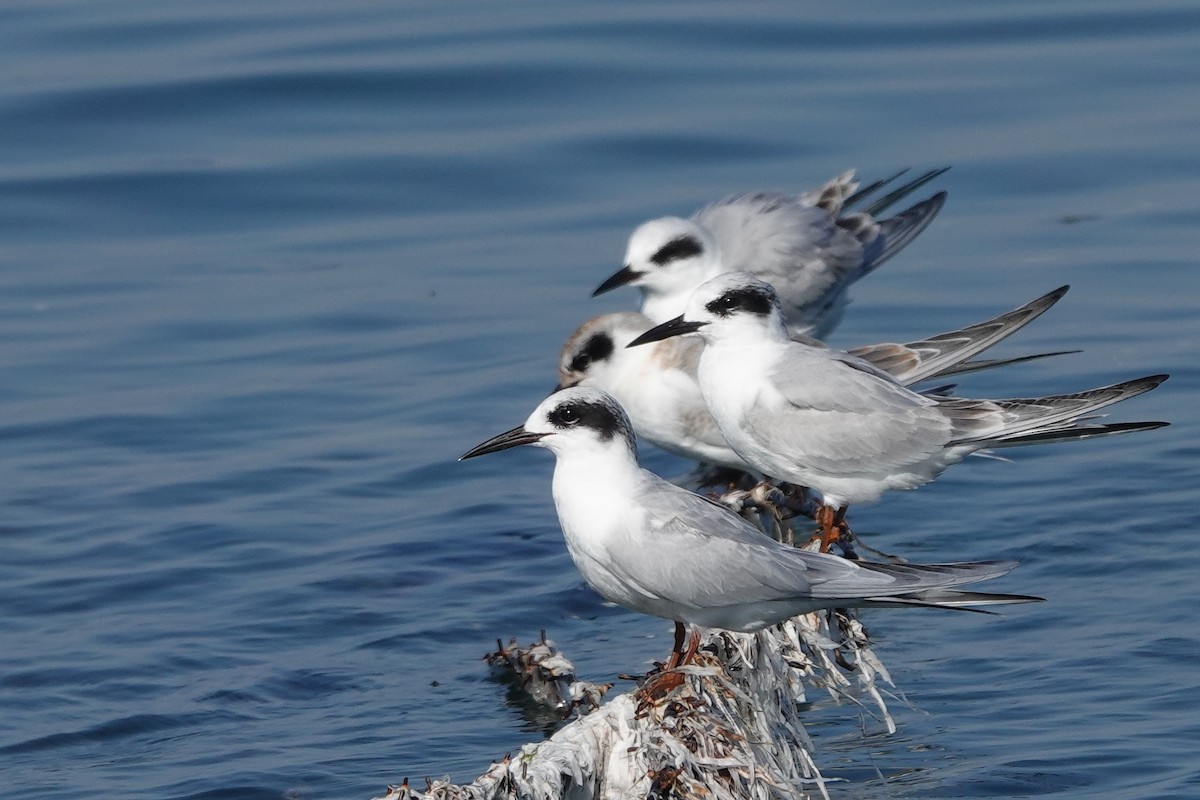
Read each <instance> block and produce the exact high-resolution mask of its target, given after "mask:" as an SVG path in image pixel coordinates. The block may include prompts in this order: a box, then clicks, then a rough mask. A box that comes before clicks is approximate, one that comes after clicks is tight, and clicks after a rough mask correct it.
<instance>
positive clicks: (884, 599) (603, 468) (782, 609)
mask: <svg viewBox="0 0 1200 800" xmlns="http://www.w3.org/2000/svg"><path fill="white" fill-rule="evenodd" d="M525 444H532V445H536V446H538V447H544V448H546V449H548V450H550V451H551V452H552V453H554V455H555V456H556V457H557V463H556V466H555V469H554V480H553V495H554V505H555V508H556V509H557V511H558V519H559V524H560V525H561V526H562V531H563V536H564V538H565V539H566V543H567V550H568V551H569V552H570V554H571V558H572V560H573V561H574V562H575V566H576V567H577V568H578V569H579V572H580V573H581V574H582V575H583V578H584V580H585V581H587V583H588V585H589V586H591V587H592V588H593V589H595V590H596V592H598V593H599V594H600V595H601V596H602V597H604V598H605V599H606V600H609V601H611V602H613V603H616V604H618V605H621V606H624V607H625V608H628V609H630V610H633V611H638V612H641V613H643V614H650V615H653V616H656V617H663V618H665V619H670V620H674V621H675V622H676V645H677V647H676V652H675V654H673V658H672V662H673V663H674V662H677V661H678V659H677V657H676V656H677V655H678V649H679V645H680V644H681V643H682V639H683V637H682V635H681V632H682V625H683V624H690V625H698V626H702V627H708V628H723V629H725V630H733V631H755V630H759V629H761V628H765V627H767V626H769V625H772V624H774V623H776V622H780V621H781V620H784V619H787V618H788V617H792V616H796V615H798V614H804V613H807V612H810V611H816V610H818V609H824V608H834V607H838V608H842V607H869V606H933V607H944V608H960V607H970V606H976V605H989V604H996V603H1014V602H1016V603H1020V602H1030V601H1034V600H1038V599H1040V598H1032V597H1025V596H1021V595H993V594H982V593H976V592H967V591H961V590H958V589H956V588H955V587H957V586H961V585H964V584H969V583H974V582H976V581H982V580H986V579H988V578H994V577H996V576H998V575H1002V574H1004V573H1006V572H1008V571H1009V570H1011V569H1012V568H1013V567H1014V566H1015V563H1014V562H1010V561H981V562H975V563H965V564H934V565H927V566H921V565H916V564H903V565H901V564H874V563H867V562H862V561H856V562H852V561H848V560H846V559H843V558H840V557H838V556H834V555H830V554H823V553H813V552H808V551H803V550H799V549H796V548H794V547H788V546H785V545H781V544H779V543H778V542H776V541H774V540H773V539H771V538H770V537H768V536H766V535H765V534H763V533H762V532H760V531H759V530H758V529H757V528H754V527H753V526H751V525H750V524H749V523H747V522H746V521H745V520H743V519H742V518H741V517H739V516H737V515H736V514H734V513H733V512H731V511H729V510H728V509H726V508H724V507H723V506H720V505H718V504H716V503H713V502H711V501H709V500H706V499H705V498H703V497H701V496H700V495H697V494H694V493H693V492H689V491H687V490H686V489H681V488H680V487H678V486H675V485H674V484H671V483H669V482H667V481H665V480H663V479H662V478H659V477H658V476H657V475H654V474H653V473H651V472H648V471H646V470H644V469H642V468H641V467H639V466H638V461H637V445H636V443H635V440H634V434H633V428H632V427H631V426H630V424H629V420H628V418H627V417H626V416H625V412H624V411H623V410H622V409H621V407H620V405H618V404H617V402H616V401H615V400H613V398H612V397H611V396H609V395H608V394H606V393H604V392H602V391H600V390H598V389H591V388H587V387H574V388H571V389H564V390H562V391H560V392H556V393H554V394H552V395H550V396H549V397H547V398H546V399H545V400H543V401H542V402H541V404H540V405H538V407H537V408H536V409H534V411H533V413H532V414H531V415H530V416H529V418H528V419H527V420H526V421H525V423H524V424H523V425H519V426H517V427H516V428H513V429H512V430H510V431H507V432H505V433H502V434H500V435H499V436H495V437H493V438H491V439H489V440H487V441H486V442H484V443H482V444H480V445H478V446H477V447H475V448H473V449H471V450H469V451H468V452H467V453H465V454H464V455H463V456H462V458H464V459H466V458H473V457H475V456H480V455H483V454H485V453H494V452H497V451H500V450H506V449H508V448H510V447H516V446H518V445H525Z"/></svg>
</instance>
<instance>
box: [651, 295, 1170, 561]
mask: <svg viewBox="0 0 1200 800" xmlns="http://www.w3.org/2000/svg"><path fill="white" fill-rule="evenodd" d="M687 333H697V334H699V336H700V337H701V338H702V339H703V340H704V349H703V351H702V352H701V354H700V365H699V371H698V375H699V378H700V390H701V392H702V393H703V395H704V400H705V402H706V403H707V405H708V408H709V411H710V412H711V413H712V415H713V418H714V419H715V420H716V421H717V426H718V427H719V428H720V430H721V433H722V434H724V436H725V439H726V441H727V442H728V443H729V445H730V446H731V447H732V448H733V450H734V452H736V453H737V454H738V455H739V456H741V458H742V459H743V460H744V461H745V462H746V463H747V464H750V465H751V466H753V467H754V468H755V469H756V470H757V471H759V472H761V473H763V474H764V475H767V476H769V477H771V478H775V479H777V480H784V481H789V482H792V483H796V484H799V485H801V486H806V487H809V488H810V489H815V490H816V491H818V492H819V493H820V494H821V495H822V502H823V503H824V508H823V509H822V511H821V513H819V514H818V523H820V525H821V534H822V538H823V540H824V546H825V547H828V545H829V543H831V542H832V541H834V540H836V539H837V538H838V536H839V535H840V534H844V533H848V529H846V528H845V527H844V517H845V512H846V506H847V505H850V504H853V503H864V502H872V501H875V500H877V499H879V496H880V495H881V494H882V493H883V492H885V491H888V490H890V489H915V488H916V487H918V486H921V485H923V484H925V483H927V482H929V481H931V480H933V479H934V478H936V477H937V476H938V475H940V474H941V473H942V471H943V470H945V469H946V468H947V467H949V466H950V465H951V464H955V463H957V462H959V461H961V460H962V459H963V458H965V457H966V456H968V455H970V454H971V453H974V452H977V451H979V450H984V449H995V448H1000V447H1011V446H1014V445H1021V444H1040V443H1044V442H1057V441H1065V440H1068V439H1085V438H1091V437H1095V436H1106V435H1109V434H1114V433H1126V432H1130V431H1140V430H1150V429H1153V428H1160V427H1162V426H1164V425H1166V424H1167V423H1165V422H1130V423H1115V424H1099V423H1096V422H1095V421H1094V419H1095V418H1094V417H1093V416H1091V415H1092V414H1094V413H1095V412H1096V411H1098V410H1099V409H1101V408H1104V407H1105V406H1109V405H1112V404H1113V403H1117V402H1120V401H1121V400H1126V399H1128V398H1130V397H1134V396H1136V395H1139V394H1142V393H1143V392H1147V391H1149V390H1151V389H1153V388H1154V387H1156V386H1158V385H1159V384H1160V383H1162V382H1163V381H1164V380H1166V379H1167V376H1166V375H1151V376H1148V377H1145V378H1138V379H1137V380H1132V381H1125V382H1123V383H1119V384H1115V385H1113V386H1105V387H1102V388H1099V389H1092V390H1089V391H1084V392H1077V393H1074V394H1065V395H1055V396H1049V397H1038V398H1032V399H1016V400H971V399H965V398H959V397H938V396H930V395H925V394H920V393H917V392H914V391H911V390H910V389H907V388H905V387H904V386H902V385H901V384H900V383H899V382H897V381H896V380H895V378H893V377H892V376H891V375H889V374H888V373H886V372H884V371H883V370H881V369H879V368H878V367H876V366H875V365H874V364H872V363H870V362H869V361H867V360H865V359H862V358H859V357H857V356H854V355H851V354H850V353H846V352H842V351H839V350H833V349H831V348H828V347H824V346H820V347H815V346H812V345H808V344H803V343H801V342H797V341H794V340H793V339H791V338H790V337H789V336H788V333H787V329H786V328H785V327H784V321H783V315H782V313H781V312H780V309H779V301H778V298H777V297H776V295H775V291H774V289H772V288H771V286H770V285H768V284H766V283H764V282H762V281H760V280H758V279H757V278H755V277H753V276H752V275H748V274H746V273H726V274H724V275H719V276H717V277H716V278H713V279H712V280H710V281H708V282H707V283H705V284H704V285H702V286H701V287H700V288H698V289H697V290H696V291H695V292H694V293H693V294H692V297H691V299H690V300H689V301H688V305H687V309H686V311H685V312H684V313H683V314H682V315H680V316H678V317H676V318H674V319H672V320H670V321H668V322H665V323H663V324H661V325H659V326H657V327H655V328H652V329H651V330H649V331H647V332H646V333H644V334H643V335H642V336H640V337H639V338H638V339H635V340H634V341H633V342H631V343H630V346H631V347H633V346H636V345H640V344H644V343H648V342H655V341H659V340H661V339H666V338H669V337H672V336H677V335H682V334H687Z"/></svg>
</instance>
